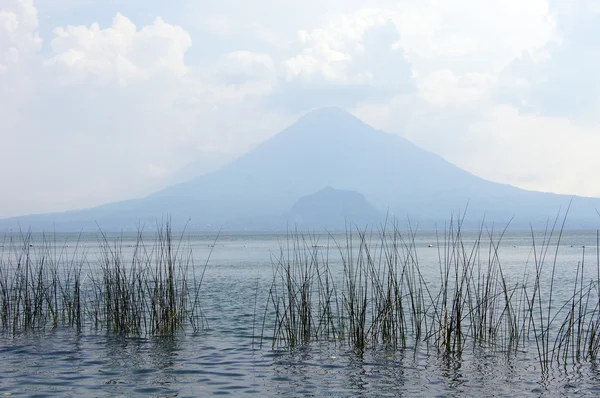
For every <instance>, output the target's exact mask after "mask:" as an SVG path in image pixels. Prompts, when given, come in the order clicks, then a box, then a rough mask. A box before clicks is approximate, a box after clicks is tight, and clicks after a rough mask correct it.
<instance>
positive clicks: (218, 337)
mask: <svg viewBox="0 0 600 398" xmlns="http://www.w3.org/2000/svg"><path fill="white" fill-rule="evenodd" d="M500 233H501V231H497V232H494V236H496V237H499V234H500ZM357 235H358V234H357V233H354V234H353V239H356V237H357ZM408 235H410V234H408ZM483 235H484V238H483V239H481V242H482V244H481V245H480V247H478V250H477V252H476V254H474V255H473V259H472V261H471V262H470V263H469V264H471V265H473V267H472V268H471V270H470V271H469V272H471V274H470V275H474V276H473V279H472V281H473V289H475V288H476V287H477V286H479V285H476V283H475V282H476V281H478V280H479V279H477V276H476V275H477V272H479V271H478V269H480V268H478V267H479V266H478V267H475V265H478V264H480V265H482V267H481V269H485V267H486V266H487V265H489V263H490V261H489V259H490V258H494V259H499V261H500V263H501V266H502V271H503V278H504V280H505V281H506V282H507V283H508V284H509V285H510V286H515V287H516V286H518V285H519V286H520V285H521V284H525V283H527V284H528V286H533V285H534V284H535V274H536V264H538V265H540V264H541V258H542V257H543V252H544V250H543V247H544V244H543V241H544V239H543V236H544V233H543V232H536V233H535V234H534V238H535V250H534V248H533V244H532V241H533V239H532V234H531V232H528V231H522V232H521V231H511V232H507V233H506V235H505V236H504V237H503V238H502V241H501V243H500V245H499V248H498V253H497V256H495V255H494V254H493V253H492V252H493V250H492V251H490V247H489V245H488V244H487V243H486V242H487V241H488V240H489V239H488V238H487V236H488V233H487V232H484V234H483ZM477 236H478V234H477V233H475V232H469V233H464V236H462V238H461V242H463V243H467V245H466V246H467V247H466V248H464V250H462V251H461V253H463V254H464V253H474V251H473V249H472V248H473V247H474V246H473V242H475V241H476V240H477ZM546 236H547V235H546ZM305 237H306V244H304V245H303V246H302V247H303V248H305V249H306V250H307V252H309V254H310V253H313V250H314V253H318V256H319V257H320V258H321V259H322V260H323V261H324V260H326V262H327V263H328V265H329V268H330V273H331V278H332V280H337V279H338V278H343V277H344V272H343V271H342V270H343V261H342V258H343V256H345V255H349V253H350V252H351V253H354V254H353V255H356V256H357V257H356V258H358V256H359V252H360V242H357V243H356V245H355V246H353V247H352V249H351V250H350V251H347V250H345V249H344V248H345V247H346V246H345V245H346V242H347V241H346V235H345V234H333V235H328V234H325V233H322V234H312V235H309V234H307V235H305ZM296 238H297V237H290V236H289V235H287V234H285V233H273V234H267V233H261V234H259V233H244V234H233V233H231V234H230V233H227V234H221V235H220V236H219V237H218V239H216V236H215V235H214V234H192V233H190V234H185V235H184V236H183V238H182V240H181V242H182V246H185V247H186V250H187V249H189V250H190V253H193V259H194V267H195V268H196V271H197V272H196V273H197V274H198V275H199V274H201V273H202V270H204V266H205V263H206V264H207V266H206V269H205V271H204V276H203V280H202V286H201V290H200V293H199V298H200V303H201V308H202V313H203V315H204V317H205V321H206V323H205V327H204V328H203V329H202V330H199V331H196V332H194V331H192V330H187V332H186V333H177V334H176V335H171V336H155V337H153V336H148V335H144V334H141V335H139V336H132V335H129V336H123V335H119V334H115V333H111V332H109V331H106V330H105V329H103V328H94V327H91V326H89V325H84V327H83V328H82V329H81V330H77V328H73V327H70V326H66V325H63V324H59V325H58V326H57V327H55V328H52V327H46V328H44V329H43V330H16V331H5V333H4V334H3V339H2V343H1V344H0V359H1V361H0V394H4V395H7V396H8V395H10V396H38V397H41V396H132V395H138V396H178V397H181V396H203V395H233V396H237V395H259V396H274V395H284V396H414V395H417V396H473V395H486V396H513V395H519V396H540V395H545V396H573V395H589V396H598V395H600V368H599V367H598V364H597V362H596V360H595V359H594V360H590V359H585V358H581V359H580V360H572V361H562V362H561V361H554V360H553V361H551V363H550V364H548V366H542V365H543V362H540V355H539V351H538V349H537V348H536V344H535V341H536V339H535V338H534V337H532V336H534V335H535V333H536V331H532V328H531V327H529V326H526V327H525V329H526V330H525V331H524V332H523V335H520V337H519V339H525V340H526V341H525V340H523V341H524V342H523V343H520V344H517V345H516V349H509V348H507V347H508V346H504V345H501V346H497V347H491V346H490V344H481V346H479V345H478V344H473V345H471V343H469V342H470V339H471V337H470V336H471V334H473V333H474V332H465V333H464V336H466V337H464V342H465V348H464V349H462V350H461V351H460V353H458V354H457V352H456V351H454V354H453V355H447V354H444V353H443V352H442V353H440V351H439V350H438V347H436V346H435V345H433V344H425V343H423V342H419V341H418V340H416V339H411V338H408V339H407V341H406V342H405V344H403V345H400V346H394V347H393V348H392V347H390V346H389V345H385V344H372V345H369V346H368V347H366V348H365V349H357V348H356V346H353V345H352V344H348V343H347V341H344V340H343V339H339V338H338V339H337V340H336V339H331V338H322V339H313V340H311V341H298V342H296V343H295V344H294V345H293V347H292V348H290V347H289V344H286V341H285V340H274V334H275V333H274V325H273V323H274V319H275V314H274V311H275V310H274V306H273V303H274V302H273V296H272V295H270V293H272V287H273V281H274V272H275V270H276V265H277V264H278V263H279V262H281V260H282V259H284V260H286V259H288V260H289V258H290V253H291V257H293V254H294V253H295V252H298V251H299V250H296V251H294V250H293V242H294V241H296V242H299V239H296ZM115 239H119V243H118V246H119V247H120V248H121V250H122V253H121V254H122V256H123V258H128V257H129V256H131V254H132V253H133V250H134V249H135V246H136V241H137V236H136V234H124V235H118V234H113V235H107V237H106V241H107V242H114V240H115ZM148 239H149V240H151V234H150V235H148ZM365 239H366V240H369V247H370V249H371V253H370V254H371V256H373V257H377V255H380V256H381V254H382V251H381V250H379V249H381V247H382V246H381V245H379V246H378V242H379V243H381V239H380V238H379V237H378V236H377V234H376V233H375V234H374V235H373V238H372V241H371V238H370V237H369V236H366V238H365ZM46 240H48V237H46ZM52 240H55V241H56V242H58V245H57V246H58V247H59V248H60V250H64V251H65V253H70V254H69V255H63V256H57V257H60V258H61V259H63V260H61V261H65V260H64V259H68V258H73V253H80V255H81V256H84V257H85V266H84V267H83V279H84V281H85V280H86V276H85V275H86V273H87V272H93V270H94V268H97V267H98V266H99V264H100V262H101V260H102V253H103V245H104V244H105V243H104V242H105V241H104V240H102V239H99V238H98V234H83V235H78V234H56V235H53V236H52ZM42 241H43V238H42V236H40V235H33V236H32V237H31V241H30V242H31V247H30V250H31V251H32V257H35V253H36V248H39V247H41V246H42V243H41V242H42ZM28 242H29V241H28ZM290 242H292V243H290ZM406 242H407V245H406V247H411V248H412V249H411V250H410V251H409V252H410V253H409V254H410V256H411V257H412V256H413V255H414V256H418V261H416V262H415V261H414V260H411V261H412V264H418V268H419V272H420V275H421V277H420V278H421V279H422V280H423V283H426V284H427V286H428V289H429V290H430V293H429V294H430V295H431V296H437V295H438V293H439V291H440V290H441V289H442V288H443V286H441V285H440V273H441V272H442V271H443V267H442V271H441V268H440V264H449V265H450V270H451V271H452V272H453V270H454V268H453V267H454V266H453V265H452V264H454V263H453V261H454V260H452V258H454V256H453V255H452V254H451V253H450V251H449V250H448V246H449V245H448V242H449V240H448V239H444V238H443V236H442V237H440V235H439V234H438V235H437V236H436V233H434V232H417V233H416V234H415V235H414V239H407V241H406ZM596 242H597V235H596V231H566V232H564V233H563V234H562V236H561V237H560V245H559V246H558V248H557V243H558V233H557V232H555V234H554V236H553V237H552V239H551V240H550V243H549V244H548V246H547V252H546V257H545V264H544V267H545V268H544V271H543V273H544V275H545V276H544V277H543V278H539V292H540V294H539V295H538V297H539V296H542V297H544V299H543V300H542V301H540V303H541V306H542V309H541V310H539V313H540V314H542V315H543V316H545V313H546V307H547V301H544V300H547V293H546V296H544V295H543V294H542V293H543V292H548V289H549V287H550V286H552V295H553V299H552V300H553V301H552V304H551V305H550V310H551V314H553V315H554V314H559V315H557V316H556V320H555V321H553V322H552V324H551V328H549V331H548V333H550V332H552V333H555V334H556V335H557V336H560V335H561V334H560V326H561V325H563V326H564V323H563V315H564V314H567V315H568V311H569V308H571V307H573V306H572V305H570V304H569V303H571V301H572V300H571V299H572V297H584V295H583V293H582V291H585V292H591V293H590V294H588V295H586V296H585V300H586V301H585V305H586V306H585V308H586V309H588V310H589V312H591V313H593V316H596V315H597V307H596V303H598V301H599V299H598V294H597V286H596V285H593V286H592V284H591V282H590V281H597V271H598V267H597V247H596ZM67 246H68V247H67ZM430 246H431V247H430ZM584 246H585V247H584ZM10 247H11V244H10V238H6V237H5V239H4V244H3V249H2V257H1V258H2V261H3V262H4V264H8V262H9V260H11V261H13V263H12V264H15V263H14V261H15V260H14V255H15V252H16V251H15V250H14V245H13V249H10ZM290 247H291V249H290ZM328 248H329V249H328ZM378 248H379V249H378ZM21 249H22V248H21ZM11 256H13V257H11ZM555 256H556V261H554V257H555ZM209 257H210V259H209ZM302 258H304V259H305V257H302ZM207 259H209V260H208V262H206V261H207ZM456 261H458V260H456ZM461 261H462V260H461ZM494 261H497V260H494ZM284 263H285V261H284ZM376 263H377V262H376ZM377 264H379V263H377ZM581 264H584V265H585V268H584V271H583V272H582V273H581V272H579V271H578V270H580V269H581ZM553 265H555V267H553ZM552 270H554V278H553V279H552V280H550V279H549V276H547V275H549V274H551V271H552ZM582 274H583V275H584V276H583V278H581V275H582ZM275 275H277V274H275ZM494 275H496V274H494ZM494 278H495V279H494V280H496V279H499V277H498V275H496V276H494ZM576 278H577V281H580V280H581V282H577V283H576V282H575V281H576ZM275 280H276V281H278V280H280V279H279V278H278V277H277V276H275ZM482 280H483V279H482ZM552 281H553V282H552ZM486 283H487V282H486ZM584 285H585V286H588V285H589V288H587V290H586V289H584V288H583V287H584ZM337 286H338V288H340V289H341V287H342V286H344V284H343V282H338V285H337ZM281 287H282V286H278V288H281ZM579 287H581V288H579ZM516 289H517V288H515V290H514V291H517V290H516ZM529 289H530V290H527V292H528V294H532V293H531V292H532V290H531V289H533V287H530V288H529ZM511 291H512V290H511ZM519 291H520V290H519ZM467 292H468V290H467ZM281 294H282V293H281ZM370 294H372V293H369V298H370V297H371V296H370ZM468 294H472V295H473V296H475V295H476V294H479V293H477V292H476V290H473V291H472V292H471V293H468ZM498 294H501V292H499V293H498ZM339 296H340V302H342V301H343V300H342V299H341V296H342V294H341V293H339ZM278 297H279V298H281V299H284V298H285V297H283V296H278ZM529 297H533V300H536V298H535V297H534V296H529ZM313 300H317V298H316V296H314V297H313ZM570 300H571V301H570ZM590 300H591V304H590ZM594 300H595V302H594ZM581 301H583V300H581ZM267 303H270V304H269V307H267V308H266V309H265V306H266V305H267ZM534 303H537V302H535V301H534ZM573 303H575V304H574V305H575V306H580V305H583V304H582V303H580V301H577V300H576V301H573ZM564 304H567V305H566V306H564ZM536 305H537V304H536ZM440 308H441V307H440ZM448 308H449V307H448ZM515 308H516V307H515ZM520 310H521V311H523V310H524V309H523V308H520ZM368 311H370V312H369V313H371V311H375V309H373V308H371V307H369V309H368ZM477 311H479V308H478V307H477V308H475V307H474V308H471V310H470V312H469V314H471V313H475V312H477ZM534 311H537V310H534ZM265 314H266V316H265ZM535 314H537V312H535ZM489 316H490V317H492V316H493V317H494V319H503V318H501V316H500V315H498V314H491V312H490V315H489ZM535 316H536V317H537V316H539V315H535ZM466 317H467V316H466V315H465V318H466ZM469 319H471V318H469ZM515 319H521V320H523V324H528V323H529V321H528V318H527V316H524V317H523V316H522V315H519V314H517V315H515ZM565 319H568V317H567V318H565ZM579 319H581V318H579ZM586 319H587V318H586ZM576 321H577V319H575V322H576ZM593 321H594V319H590V320H586V322H588V323H586V325H588V326H589V325H592V326H593V324H592V323H591V322H593ZM428 322H429V321H428ZM431 322H432V321H431ZM498 322H500V321H498ZM501 322H502V325H504V324H505V323H504V322H505V321H504V320H502V321H501ZM408 323H409V322H408V321H407V324H408ZM502 325H500V326H499V327H498V329H497V330H498V331H499V333H500V335H501V341H502V342H503V341H505V340H504V339H505V333H508V332H505V331H504V329H503V328H504V326H502ZM471 326H472V325H469V327H471ZM588 326H586V329H585V331H586V333H587V331H589V330H591V329H592V328H591V327H588ZM410 330H413V329H410ZM432 330H433V329H432ZM469 330H471V329H469ZM582 330H583V329H582ZM537 333H539V331H537ZM426 334H427V333H424V335H426ZM563 335H564V336H566V334H563ZM286 336H287V335H286ZM552 336H554V334H553V335H552ZM565 338H566V337H565ZM549 341H550V346H551V347H550V349H552V347H554V346H555V345H556V344H558V345H561V343H560V341H559V342H558V343H555V340H554V337H552V339H549ZM590 341H593V340H590ZM486 342H487V343H489V341H487V340H486ZM288 343H289V341H288ZM563 343H564V344H562V345H561V347H562V349H563V351H560V352H564V347H575V343H574V342H573V341H571V340H567V341H566V342H564V341H563ZM511 344H512V343H511ZM478 347H479V348H478ZM561 355H562V354H561ZM571 355H572V353H569V352H567V353H566V354H565V358H567V357H568V358H571Z"/></svg>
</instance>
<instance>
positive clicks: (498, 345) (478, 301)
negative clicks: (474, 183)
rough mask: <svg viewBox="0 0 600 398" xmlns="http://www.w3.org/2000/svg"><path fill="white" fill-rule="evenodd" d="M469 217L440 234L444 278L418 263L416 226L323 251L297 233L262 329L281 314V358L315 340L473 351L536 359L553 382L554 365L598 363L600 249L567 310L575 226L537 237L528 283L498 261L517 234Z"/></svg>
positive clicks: (361, 346)
mask: <svg viewBox="0 0 600 398" xmlns="http://www.w3.org/2000/svg"><path fill="white" fill-rule="evenodd" d="M567 212H568V211H567ZM564 217H565V218H566V215H565V216H564ZM463 218H464V215H463V216H460V215H459V216H456V217H451V218H450V220H449V222H448V223H447V224H446V225H445V226H444V228H443V230H440V231H438V234H437V237H438V238H437V242H436V246H437V251H438V253H437V254H438V259H439V273H438V276H437V277H435V276H432V275H435V273H432V272H431V269H427V268H424V266H422V265H421V263H420V262H419V259H418V255H417V254H418V251H419V250H420V249H419V248H417V244H416V241H417V240H416V236H417V231H416V230H414V229H413V228H412V227H411V225H410V223H408V228H407V230H406V231H400V229H399V227H398V224H397V223H395V222H393V223H390V224H389V225H388V224H387V223H386V224H384V225H383V226H381V227H380V228H378V229H367V228H364V229H358V228H356V229H354V230H351V229H347V232H346V235H345V240H344V241H341V242H338V241H336V240H335V238H334V236H333V235H332V234H330V235H329V239H328V241H327V242H326V244H325V245H318V244H316V243H318V242H316V239H317V237H316V236H315V235H308V236H305V235H304V234H302V233H301V232H298V231H294V232H293V233H289V234H288V236H287V241H286V242H285V243H284V244H282V248H281V250H280V255H279V256H278V257H277V258H275V259H274V261H273V270H274V272H273V279H272V283H271V287H270V294H269V302H268V303H267V305H266V307H265V320H263V325H264V322H266V317H267V314H272V316H273V318H272V322H273V323H272V325H273V326H272V327H273V329H272V330H273V336H272V339H273V341H272V343H273V347H289V348H294V347H295V346H297V345H298V344H306V343H309V342H311V341H315V340H332V341H335V342H338V343H339V344H342V345H345V346H348V347H350V348H351V349H353V350H358V351H364V350H366V349H368V348H373V347H376V346H379V345H381V346H383V347H385V348H386V349H405V348H407V347H416V346H417V345H419V344H424V345H425V346H426V347H428V348H433V349H434V350H436V351H437V352H438V353H439V354H440V355H442V356H444V357H460V356H461V355H463V354H464V352H465V350H471V351H479V350H482V349H483V350H488V351H492V352H494V353H502V354H505V355H513V354H516V353H522V352H531V350H532V349H533V350H534V352H535V353H536V354H537V355H536V356H537V358H538V360H539V364H540V368H541V369H542V371H543V372H547V370H548V368H549V366H550V365H551V364H553V363H562V364H566V363H577V362H582V361H595V360H596V359H597V358H598V353H599V351H600V330H599V328H600V251H598V248H597V249H596V253H595V254H596V256H595V257H596V261H595V262H596V267H595V269H593V268H590V267H589V266H588V262H589V261H588V260H587V258H586V252H585V248H583V251H582V256H581V261H580V262H579V264H577V265H576V267H575V271H576V273H575V277H574V279H572V280H571V281H570V282H568V283H571V284H572V285H571V290H572V293H571V295H570V298H569V299H568V300H565V301H564V302H559V301H558V299H557V297H560V298H561V300H564V297H565V295H564V294H561V295H558V296H557V294H556V292H555V291H556V289H557V286H558V285H557V284H556V272H557V271H556V270H557V264H558V262H559V260H558V252H559V248H560V245H561V238H562V233H563V230H564V222H565V221H564V220H565V218H562V223H561V219H560V218H558V217H557V218H556V219H555V220H554V221H553V222H548V224H547V227H546V229H545V231H543V235H542V236H541V238H540V237H539V236H538V234H536V233H533V232H532V235H531V236H532V254H531V256H532V261H531V262H529V261H527V262H526V263H525V264H523V265H524V267H523V274H522V276H521V277H519V276H518V275H517V274H515V273H514V272H511V273H510V277H507V273H506V271H505V269H504V266H503V263H502V261H501V258H500V255H499V252H500V248H501V245H502V241H503V239H504V237H505V233H506V229H507V228H508V226H506V227H504V228H503V229H500V230H498V231H496V230H495V228H494V226H493V225H492V226H491V227H490V228H488V227H486V225H485V223H484V222H482V224H481V226H480V228H479V230H478V231H469V233H468V234H465V232H464V231H463V226H462V223H463V222H462V220H463ZM597 240H598V241H600V235H599V236H598V239H597ZM331 248H334V249H336V250H334V251H332V250H331ZM430 250H434V249H430ZM336 251H337V256H336V255H333V253H335V252H336ZM427 266H428V267H430V265H429V264H428V265H427ZM591 269H593V271H594V272H592V271H590V270H591ZM425 271H427V272H425ZM592 274H593V275H592ZM566 282H567V281H561V289H563V288H564V286H565V283H566ZM263 328H264V327H263Z"/></svg>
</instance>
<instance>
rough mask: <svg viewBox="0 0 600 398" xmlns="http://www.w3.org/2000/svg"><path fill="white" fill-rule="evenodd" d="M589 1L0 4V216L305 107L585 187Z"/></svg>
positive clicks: (233, 140)
mask: <svg viewBox="0 0 600 398" xmlns="http://www.w3.org/2000/svg"><path fill="white" fill-rule="evenodd" d="M599 4H600V3H598V2H597V1H594V0H573V1H557V0H554V1H548V0H529V1H526V2H524V1H522V0H506V1H503V2H498V1H491V0H452V1H448V0H445V1H442V0H405V1H387V0H362V1H356V0H318V1H317V0H305V1H302V2H297V1H285V2H273V1H270V0H269V1H266V0H255V1H252V2H247V1H238V0H218V1H217V0H203V1H193V0H176V1H172V2H164V1H157V0H147V1H141V0H127V1H117V0H112V1H108V0H38V1H31V0H2V1H0V139H1V140H0V142H1V148H2V152H3V154H2V156H0V170H2V172H0V186H2V195H0V217H5V216H12V215H19V214H29V213H38V212H48V211H60V210H67V209H74V208H81V207H87V206H92V205H96V204H101V203H104V202H107V201H115V200H120V199H125V198H131V197H137V196H141V195H145V194H147V193H149V192H151V191H153V190H155V189H157V188H159V187H163V186H165V185H168V184H170V183H172V182H175V181H179V180H181V179H183V178H185V177H189V176H190V175H193V174H194V173H200V172H203V171H208V170H212V169H214V168H215V167H218V166H219V165H220V164H222V163H223V162H225V161H227V160H228V159H231V158H232V157H233V156H235V155H236V154H240V153H243V152H245V151H247V150H248V149H250V148H252V147H253V146H255V145H257V144H258V143H260V142H261V141H263V140H265V139H267V138H269V137H270V136H271V135H273V134H275V133H277V132H278V131H280V130H281V129H282V128H284V127H286V126H287V125H288V124H290V123H292V122H293V121H294V120H295V119H296V118H298V117H299V116H300V115H302V114H303V113H305V112H307V111H309V110H311V109H314V108H317V107H321V106H325V105H339V106H343V107H345V108H346V109H348V110H349V111H350V112H352V113H353V114H355V115H356V116H358V117H360V118H362V119H363V120H365V121H366V122H368V123H369V124H371V125H373V126H374V127H376V128H380V129H384V130H386V131H388V132H390V133H394V134H399V135H401V136H403V137H405V138H407V139H409V140H410V141H412V142H414V143H415V144H417V145H419V146H421V147H422V148H424V149H427V150H430V151H433V152H435V153H437V154H439V155H441V156H443V157H444V158H446V159H447V160H449V161H451V162H453V163H455V164H457V165H458V166H460V167H462V168H464V169H466V170H468V171H470V172H472V173H475V174H477V175H479V176H481V177H484V178H487V179H490V180H494V181H498V182H503V183H508V184H512V185H516V186H519V187H522V188H526V189H534V190H542V191H550V192H558V193H568V194H579V195H586V196H600V183H599V182H598V178H597V176H598V175H599V174H600V157H599V156H597V152H598V150H599V148H600V130H599V127H600V120H599V117H600V116H599V112H598V110H600V97H599V95H600V76H599V75H598V73H597V71H598V70H599V68H600V51H599V50H600V48H599V47H600V43H599V42H598V40H597V37H599V36H600V5H599Z"/></svg>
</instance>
